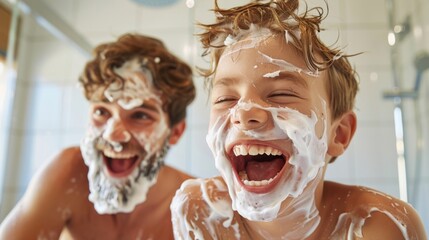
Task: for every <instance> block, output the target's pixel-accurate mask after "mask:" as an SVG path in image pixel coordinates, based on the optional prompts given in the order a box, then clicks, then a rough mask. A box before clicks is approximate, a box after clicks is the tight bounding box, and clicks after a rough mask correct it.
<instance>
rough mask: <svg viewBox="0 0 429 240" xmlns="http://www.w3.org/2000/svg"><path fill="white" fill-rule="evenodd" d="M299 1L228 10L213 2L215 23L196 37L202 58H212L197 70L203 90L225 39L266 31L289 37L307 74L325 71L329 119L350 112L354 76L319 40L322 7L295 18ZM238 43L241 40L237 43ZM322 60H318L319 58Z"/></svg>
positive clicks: (264, 0) (263, 1)
mask: <svg viewBox="0 0 429 240" xmlns="http://www.w3.org/2000/svg"><path fill="white" fill-rule="evenodd" d="M298 7H299V0H253V1H252V2H251V3H249V4H247V5H243V6H240V7H235V8H231V9H222V8H220V7H219V5H218V1H217V0H215V7H214V9H213V11H214V13H215V15H216V22H215V23H213V24H202V23H200V24H199V26H200V27H201V28H202V29H203V32H202V33H200V34H199V36H200V40H201V43H202V45H203V48H204V50H205V51H204V53H203V57H204V56H207V55H209V56H210V57H211V61H210V64H211V66H210V68H209V69H200V73H201V74H202V75H203V76H204V77H205V78H206V86H207V87H208V88H209V89H210V88H211V84H212V82H211V80H212V77H213V75H214V74H215V72H216V69H217V65H218V63H219V59H220V57H221V55H222V53H223V52H224V50H225V48H226V46H225V44H224V41H225V39H226V38H227V37H228V36H232V37H233V38H234V39H236V38H237V37H238V38H240V37H246V36H245V35H244V36H243V34H242V33H243V32H246V31H248V30H249V29H250V28H251V27H252V26H256V27H258V28H267V29H269V30H271V32H272V33H273V34H283V35H284V34H285V33H286V32H288V33H289V36H290V37H291V38H292V40H291V41H289V42H290V43H291V44H293V46H294V47H295V48H296V49H297V50H298V52H300V53H301V54H302V56H303V58H304V61H305V63H306V65H307V67H308V69H309V70H310V71H323V70H327V71H328V81H327V82H326V84H327V85H326V87H327V91H328V96H329V104H330V106H331V112H332V117H333V118H334V119H336V118H338V117H340V116H341V115H342V114H344V113H345V112H347V111H349V110H352V109H353V107H354V101H355V97H356V93H357V91H358V81H357V76H356V72H355V71H354V69H353V68H352V67H351V65H350V63H349V61H348V59H347V57H349V56H350V55H345V54H343V53H342V52H341V51H340V50H338V49H333V48H329V47H328V46H326V45H325V44H324V43H322V42H321V40H320V39H319V38H318V36H317V35H318V33H319V32H320V31H321V29H320V24H321V22H322V20H323V19H324V18H325V17H326V15H324V11H323V9H322V8H321V7H316V8H312V9H308V7H307V8H306V9H305V12H304V13H303V14H300V15H298ZM236 40H240V39H236ZM317 56H321V60H320V57H317Z"/></svg>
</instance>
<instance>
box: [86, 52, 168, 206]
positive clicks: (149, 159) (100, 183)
mask: <svg viewBox="0 0 429 240" xmlns="http://www.w3.org/2000/svg"><path fill="white" fill-rule="evenodd" d="M115 72H116V73H117V74H118V75H119V76H121V77H122V78H123V79H124V80H125V81H124V86H123V88H120V87H118V86H117V85H118V84H117V83H116V82H114V83H112V84H111V85H109V86H108V88H107V89H106V90H105V91H104V93H103V94H104V97H105V98H106V99H107V100H108V101H109V103H102V102H100V100H99V99H93V104H92V109H93V112H92V115H93V116H92V125H91V127H90V128H89V129H88V131H87V134H86V137H85V138H84V140H83V141H82V143H81V150H82V155H83V157H84V161H85V164H86V165H88V167H89V172H88V180H89V184H90V186H89V187H90V195H89V199H90V201H91V202H93V203H94V206H95V209H96V210H97V212H98V213H100V214H112V213H118V212H131V211H133V210H134V208H135V207H136V206H137V205H138V204H139V203H142V202H144V201H145V200H146V196H147V192H148V190H149V188H150V187H151V186H153V185H154V184H155V183H156V179H157V175H158V172H159V169H160V168H161V166H162V165H163V163H164V162H163V161H164V157H165V154H166V152H167V151H168V148H169V144H168V136H169V132H170V130H169V128H168V123H167V122H168V119H167V117H168V116H167V114H166V113H165V112H164V111H163V110H162V101H161V97H160V93H159V92H158V91H156V90H155V89H154V87H153V83H152V77H151V74H150V72H149V71H148V70H145V69H142V68H141V64H140V63H139V61H138V60H137V59H133V60H130V61H128V62H126V63H124V65H123V66H121V67H120V68H117V69H115Z"/></svg>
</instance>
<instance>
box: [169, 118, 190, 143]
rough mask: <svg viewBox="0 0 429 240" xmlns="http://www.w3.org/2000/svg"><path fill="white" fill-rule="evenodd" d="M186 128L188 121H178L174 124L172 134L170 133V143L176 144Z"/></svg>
mask: <svg viewBox="0 0 429 240" xmlns="http://www.w3.org/2000/svg"><path fill="white" fill-rule="evenodd" d="M185 129H186V121H185V120H182V121H180V122H179V123H176V125H174V126H173V127H172V128H171V135H170V139H169V141H168V142H169V143H170V144H171V145H173V144H176V143H177V142H178V141H179V139H180V137H181V136H182V134H183V132H184V131H185Z"/></svg>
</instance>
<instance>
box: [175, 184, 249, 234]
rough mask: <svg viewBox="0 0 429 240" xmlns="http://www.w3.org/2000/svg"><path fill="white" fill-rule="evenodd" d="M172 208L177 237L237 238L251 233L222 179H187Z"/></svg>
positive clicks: (179, 190)
mask: <svg viewBox="0 0 429 240" xmlns="http://www.w3.org/2000/svg"><path fill="white" fill-rule="evenodd" d="M170 208H171V214H172V222H173V226H174V232H175V237H176V238H179V239H182V238H185V239H188V238H194V239H236V238H237V236H242V237H243V236H246V234H247V233H246V231H245V228H244V227H243V223H242V220H241V218H240V217H239V215H238V214H236V213H235V212H234V211H233V210H232V208H231V199H230V197H229V195H228V188H227V186H226V184H225V182H224V181H223V179H222V178H221V177H216V178H209V179H189V180H186V181H185V182H183V184H182V186H181V187H180V189H178V190H177V192H176V195H175V196H174V198H173V201H172V204H171V206H170ZM191 236H192V237H191Z"/></svg>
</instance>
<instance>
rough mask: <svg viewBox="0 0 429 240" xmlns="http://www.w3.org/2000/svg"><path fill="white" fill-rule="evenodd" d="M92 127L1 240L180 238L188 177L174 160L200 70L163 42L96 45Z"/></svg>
mask: <svg viewBox="0 0 429 240" xmlns="http://www.w3.org/2000/svg"><path fill="white" fill-rule="evenodd" d="M80 83H81V84H82V86H83V88H84V91H85V96H86V98H87V99H88V100H89V101H90V119H91V121H90V126H89V129H88V131H87V133H86V136H85V138H84V140H83V141H82V143H81V146H80V148H79V147H72V148H68V149H65V150H63V151H62V152H61V153H60V154H59V155H58V156H56V157H55V158H54V159H53V161H50V162H49V164H48V165H47V166H46V167H45V168H43V169H42V170H41V171H40V172H39V173H38V174H37V175H36V176H35V177H34V179H33V180H32V182H31V184H30V186H29V188H28V190H27V192H26V193H25V195H24V197H23V198H22V199H21V200H20V202H19V203H18V204H17V206H16V207H15V208H14V209H13V210H12V212H11V213H10V214H9V216H8V217H7V218H6V219H5V221H4V222H3V223H2V225H1V228H0V239H23V240H24V239H25V240H27V239H58V238H59V236H60V234H61V233H62V231H63V230H64V234H63V235H61V236H62V237H64V236H67V237H70V238H73V239H103V240H108V239H117V240H119V239H120V240H124V239H133V240H134V239H172V238H173V231H172V225H171V221H170V219H171V215H170V209H169V206H170V203H171V199H172V197H173V196H174V193H175V191H176V190H177V188H178V187H179V186H180V184H181V183H182V182H183V181H184V180H186V179H188V178H190V176H188V175H187V174H185V173H183V172H180V171H178V170H176V169H174V168H171V167H169V166H164V157H165V155H166V153H167V151H168V149H169V146H170V145H172V144H175V143H176V142H177V141H178V140H179V139H180V137H181V135H182V133H183V131H184V130H185V117H186V108H187V106H188V105H189V104H190V103H191V102H192V100H193V99H194V97H195V88H194V84H193V81H192V71H191V68H190V67H189V66H188V65H187V64H186V63H184V62H183V61H181V60H180V59H178V58H177V57H175V56H174V55H173V54H171V53H170V52H169V51H168V50H167V49H166V47H165V46H164V44H163V43H162V42H161V41H159V40H157V39H154V38H151V37H146V36H142V35H137V34H135V35H134V34H127V35H124V36H122V37H120V38H119V39H118V40H117V41H115V42H110V43H106V44H102V45H100V46H98V47H97V48H96V49H95V58H94V59H93V60H92V61H90V62H88V63H87V65H86V67H85V69H84V72H83V74H82V76H81V78H80Z"/></svg>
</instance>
